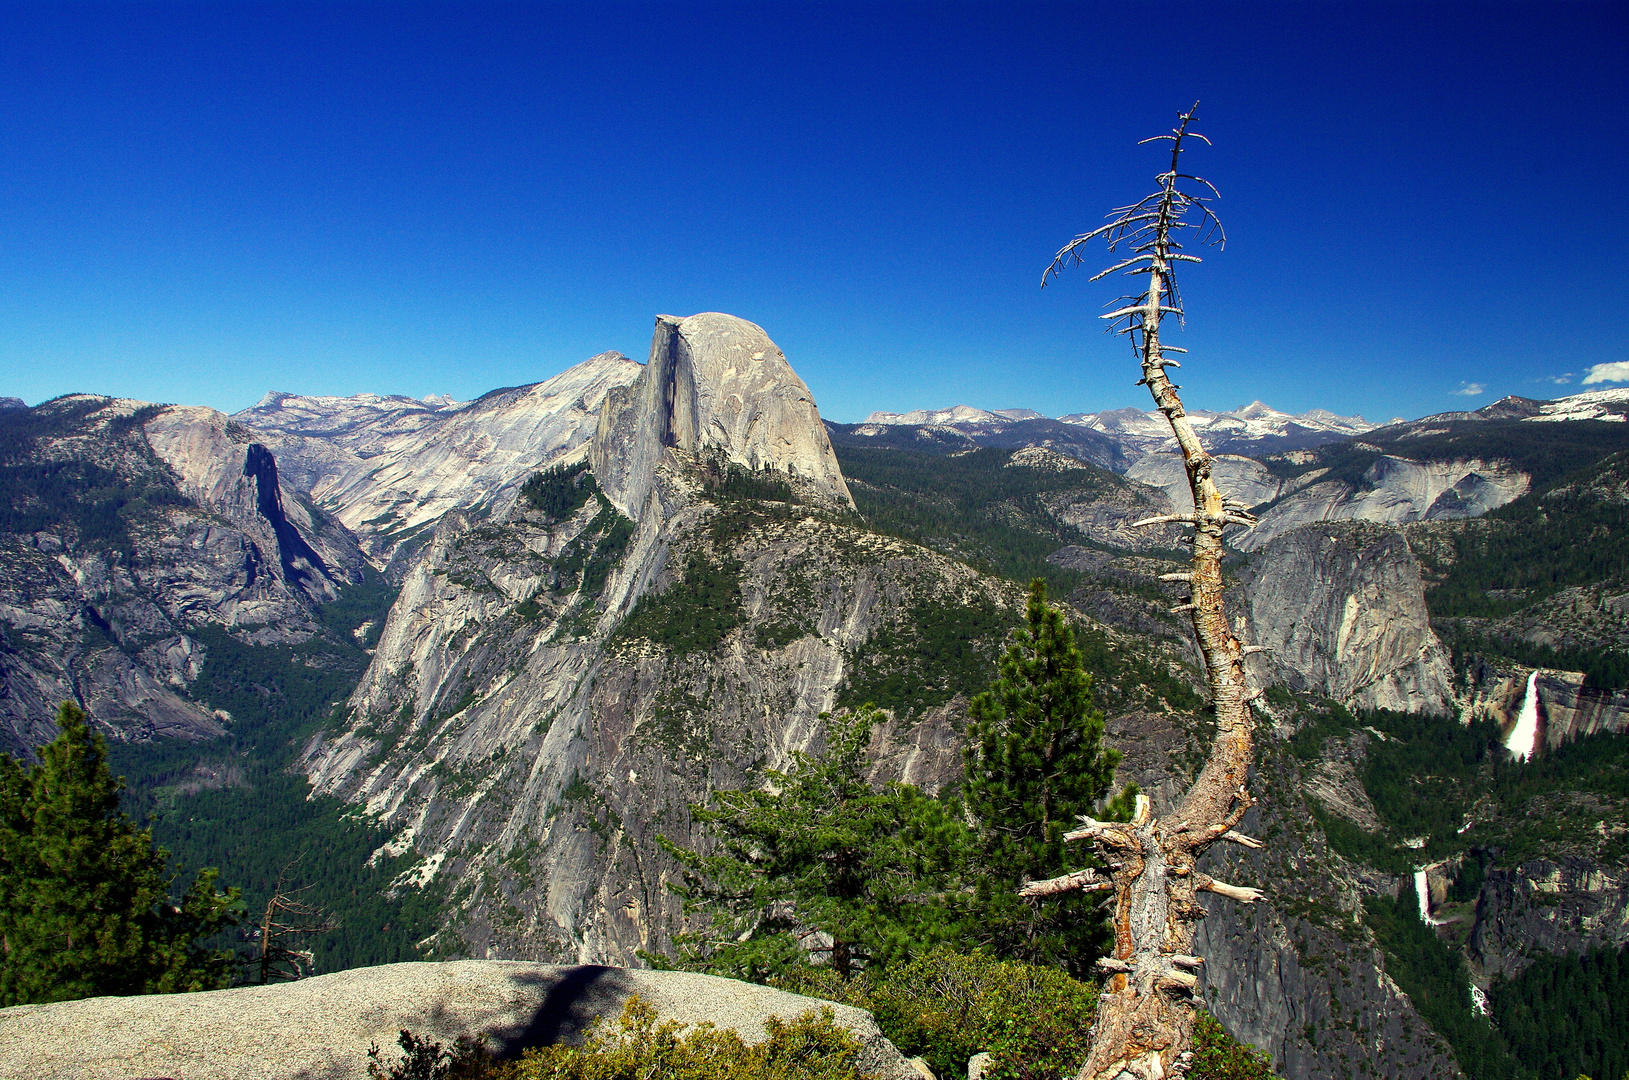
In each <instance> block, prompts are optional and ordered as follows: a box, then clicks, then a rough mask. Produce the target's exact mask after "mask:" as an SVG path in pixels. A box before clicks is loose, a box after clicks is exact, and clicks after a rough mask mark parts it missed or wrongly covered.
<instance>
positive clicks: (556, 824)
mask: <svg viewBox="0 0 1629 1080" xmlns="http://www.w3.org/2000/svg"><path fill="white" fill-rule="evenodd" d="M590 460H591V461H593V462H594V463H595V465H594V468H593V470H592V472H591V473H584V474H581V477H580V479H579V480H578V481H576V482H577V483H580V484H581V485H582V486H581V487H580V488H579V489H577V490H578V508H577V509H576V510H574V511H571V512H569V513H567V514H566V515H565V516H563V517H559V518H550V517H547V516H545V515H544V514H543V513H541V512H540V511H537V510H533V509H531V508H530V507H529V506H528V504H527V503H525V502H523V501H522V502H517V503H515V504H512V505H511V506H509V507H508V508H507V509H506V510H499V509H496V508H494V509H491V510H489V511H488V512H486V513H484V514H475V513H472V514H469V515H465V514H451V515H448V516H447V517H446V518H445V519H444V520H443V521H442V523H441V525H440V526H438V527H437V529H436V531H435V535H434V539H433V540H432V542H431V543H430V545H429V547H428V548H427V549H426V552H425V554H424V556H423V558H422V559H421V560H420V561H419V563H418V564H417V565H416V566H415V567H414V568H413V569H412V571H411V572H410V573H409V574H408V575H407V577H406V579H405V580H404V582H403V587H402V596H401V599H400V601H399V602H398V603H397V605H396V607H395V609H394V610H393V612H392V614H391V616H390V619H389V622H388V623H387V625H386V627H385V630H384V634H383V636H382V638H381V639H380V643H379V648H378V651H377V653H376V655H375V657H374V661H373V664H372V666H371V667H370V668H369V670H368V672H367V674H366V676H365V677H364V679H363V681H362V683H361V685H359V686H358V688H357V690H356V692H355V694H354V695H353V696H352V698H351V701H350V710H351V720H350V722H349V724H348V725H347V726H346V727H344V728H343V729H342V730H337V731H333V732H330V733H329V734H327V735H324V736H320V737H318V738H317V739H315V740H313V741H312V743H311V744H310V745H309V746H308V747H307V748H306V751H305V754H304V757H303V768H304V769H305V770H306V771H307V773H308V775H309V776H310V778H311V781H312V783H313V784H314V785H315V788H316V790H318V791H320V792H329V793H334V794H338V795H341V796H343V797H345V798H347V799H351V800H354V801H357V802H361V803H364V804H365V805H366V807H367V809H368V811H369V812H370V813H371V814H373V815H375V816H377V817H378V818H380V819H381V820H384V821H386V822H389V823H391V824H392V825H394V826H396V827H397V828H398V829H399V830H400V831H399V833H398V837H397V840H396V841H395V842H394V843H395V844H396V845H397V850H408V849H411V850H414V851H416V852H418V853H419V854H420V855H421V856H422V862H421V863H420V867H419V870H418V871H417V872H416V873H415V874H413V875H411V876H410V877H409V878H407V879H406V880H404V881H403V882H402V886H403V887H419V888H423V887H431V888H437V889H442V890H445V893H446V895H447V896H448V903H449V920H448V927H447V929H446V930H445V931H444V932H443V934H442V935H441V936H440V940H439V942H438V944H439V945H441V946H442V947H444V948H446V949H449V950H456V951H459V952H467V953H472V954H473V955H476V956H487V957H494V958H497V957H509V958H526V959H572V960H577V959H584V960H586V959H595V960H606V959H617V960H620V961H623V962H627V961H630V960H632V959H633V957H634V952H635V950H637V949H640V948H653V949H659V948H662V947H664V946H665V944H666V942H667V939H668V935H669V933H670V932H671V931H672V929H673V928H674V926H676V925H677V921H678V919H679V909H678V905H677V903H676V900H675V898H674V897H673V896H672V895H670V894H669V893H668V891H667V889H666V887H665V883H666V881H667V880H668V878H669V877H670V876H671V874H672V873H673V867H672V865H671V863H670V861H669V860H668V859H667V857H666V856H664V855H662V854H661V853H660V851H659V850H658V848H657V845H656V842H655V838H656V835H657V834H658V833H662V834H665V835H667V836H669V837H672V838H673V839H674V840H675V841H677V842H679V843H687V844H694V843H698V842H701V841H702V839H703V838H702V837H701V836H699V835H698V834H695V832H694V830H693V827H692V825H691V823H690V820H689V813H688V810H687V806H688V804H689V803H692V802H697V801H700V800H702V799H704V798H705V795H706V792H707V791H709V790H710V789H712V788H713V787H721V786H722V787H728V786H737V785H739V784H741V783H743V782H750V781H751V779H752V778H753V777H756V776H758V775H761V772H760V770H762V769H763V768H765V767H775V766H777V765H780V764H782V763H784V762H785V761H786V760H787V759H788V756H789V755H790V754H791V752H792V751H794V750H802V749H806V748H809V747H811V746H818V745H819V743H820V740H821V738H822V731H823V721H822V720H821V718H820V714H821V713H822V712H825V711H828V710H830V709H832V708H834V707H835V706H837V705H838V704H839V703H840V694H841V692H842V691H843V690H844V688H845V687H846V686H848V685H849V684H850V683H851V682H852V681H853V680H854V679H855V678H856V677H862V676H863V675H864V673H865V671H866V670H867V669H866V668H865V664H864V662H863V661H862V660H861V659H860V655H861V653H862V652H863V651H864V646H865V645H866V644H867V643H868V642H870V641H871V640H872V639H873V638H874V637H875V636H876V635H877V634H878V633H879V632H880V631H882V630H884V629H887V630H890V631H893V632H896V633H897V634H899V635H901V636H903V637H906V638H908V637H909V634H910V633H911V632H912V629H911V628H912V626H913V625H914V621H915V620H919V619H920V617H921V614H922V612H923V611H924V610H930V611H935V610H947V609H956V608H960V607H962V606H968V605H970V606H978V605H984V606H986V607H989V606H990V605H992V604H1000V605H1005V604H1008V603H1014V602H1016V590H1015V587H1014V586H1011V585H1007V584H995V583H989V582H986V581H984V580H982V579H980V578H979V576H978V575H977V574H976V573H975V572H974V571H972V570H971V569H970V568H968V567H967V566H965V565H964V564H961V563H958V562H955V561H953V560H951V559H949V558H947V557H945V556H942V555H938V554H937V553H934V552H931V551H928V550H926V549H922V548H919V547H917V546H915V545H912V544H907V543H905V542H903V541H898V540H890V539H888V538H884V537H879V536H875V535H873V534H870V533H867V532H865V531H864V530H863V529H861V528H859V527H857V526H855V525H853V524H851V523H848V522H847V520H846V515H842V514H833V513H832V509H842V508H845V507H846V505H847V501H848V496H847V490H846V487H845V486H843V484H842V478H841V475H840V473H839V472H838V471H837V468H836V465H835V461H834V460H833V459H832V457H831V451H830V448H829V445H828V444H827V443H826V439H825V433H824V430H823V428H822V427H821V425H820V421H819V416H818V414H817V413H816V411H815V409H814V405H813V402H812V401H811V400H809V398H808V392H807V390H806V388H804V387H803V384H802V382H801V380H797V379H796V376H795V375H794V374H792V372H791V369H790V367H789V366H788V365H787V364H786V361H785V359H784V358H783V357H782V356H781V355H780V353H779V350H776V349H774V347H773V346H772V345H771V344H770V343H769V342H768V339H767V337H764V336H763V335H762V331H760V330H758V328H756V327H754V326H752V324H750V323H746V322H743V321H742V320H738V319H733V318H731V317H729V316H721V315H707V316H698V317H694V318H693V319H686V320H672V319H664V320H662V321H659V323H658V326H657V330H656V336H655V343H654V345H653V349H652V362H651V364H650V365H648V366H647V367H646V368H645V370H644V373H643V374H642V375H641V376H640V379H639V380H638V381H636V382H635V383H634V384H633V385H632V386H631V387H630V388H629V389H628V390H627V391H626V392H619V393H614V394H612V395H609V396H608V398H607V403H606V406H605V408H604V411H603V412H602V419H601V421H600V429H599V434H598V435H597V436H596V439H595V442H594V446H593V450H592V453H591V455H590ZM730 465H735V466H737V467H738V468H739V469H740V470H741V472H740V473H739V474H730V473H729V472H728V466H730ZM721 467H722V468H723V470H724V471H723V472H722V473H721V472H720V468H721ZM732 475H734V476H735V480H734V481H732V480H731V476H732ZM589 477H593V479H594V485H595V486H594V487H590V486H589V479H588V478H589ZM732 483H734V484H741V483H747V484H748V485H749V491H748V493H747V494H731V493H730V492H731V491H732V490H734V489H733V488H732V487H731V484H732ZM752 484H760V485H768V486H767V487H764V488H761V489H760V488H751V487H750V485H752ZM776 484H779V485H781V486H780V487H776V486H775V485H776ZM591 492H592V493H591ZM754 492H756V494H754ZM776 495H779V496H780V498H776V497H775V496H776ZM788 500H790V501H788ZM628 513H631V514H633V515H635V516H634V517H629V516H627V514H628ZM992 632H994V631H991V630H986V631H985V636H986V637H988V636H989V635H990V634H991V633H992ZM984 647H986V648H988V649H990V650H993V649H994V648H995V642H994V641H993V640H989V641H986V642H985V646H984ZM947 678H948V676H947ZM945 689H946V688H945V686H944V685H935V686H931V687H924V688H923V689H921V690H918V691H916V692H915V695H925V697H932V698H933V699H934V701H933V703H931V704H930V705H928V706H924V707H921V708H917V709H915V710H911V709H906V710H903V711H904V712H907V713H910V714H912V716H914V719H912V720H910V721H908V722H903V723H896V725H895V730H894V738H895V740H896V742H897V744H898V745H899V746H901V747H910V746H917V745H921V746H924V747H929V748H931V747H932V746H933V744H934V742H935V739H934V737H932V736H926V737H921V738H919V737H918V729H920V728H921V727H922V726H923V725H932V724H934V723H936V722H939V721H938V720H936V716H937V714H934V715H930V713H932V705H933V704H937V703H938V702H940V701H943V700H946V699H950V698H952V697H953V696H954V694H953V693H952V692H944V693H942V695H941V694H940V692H941V691H944V690H945ZM924 699H925V698H924ZM902 719H903V718H902ZM952 752H953V751H952ZM920 756H921V755H920V754H916V755H914V756H913V755H912V754H911V753H908V752H907V753H904V754H902V755H901V757H902V758H903V759H914V758H919V757H920ZM930 756H931V755H930ZM901 767H902V768H909V767H910V766H909V761H908V760H902V762H901ZM921 767H922V766H921V765H920V764H918V765H917V766H916V768H917V769H918V771H919V772H920V769H921Z"/></svg>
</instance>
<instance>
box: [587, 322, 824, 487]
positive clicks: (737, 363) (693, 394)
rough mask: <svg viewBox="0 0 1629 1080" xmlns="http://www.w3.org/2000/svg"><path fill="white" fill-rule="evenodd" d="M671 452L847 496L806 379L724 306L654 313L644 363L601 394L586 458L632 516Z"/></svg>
mask: <svg viewBox="0 0 1629 1080" xmlns="http://www.w3.org/2000/svg"><path fill="white" fill-rule="evenodd" d="M671 451H679V452H681V453H684V454H690V455H694V456H697V457H701V458H708V459H716V460H719V461H721V462H724V463H728V464H733V465H738V466H741V467H743V468H745V469H748V470H752V471H759V470H765V471H772V472H774V473H778V474H780V476H781V478H784V479H785V480H787V482H789V483H790V484H791V485H792V486H793V487H794V489H795V490H796V491H797V492H798V493H799V495H800V496H803V497H805V498H808V499H811V500H812V501H814V502H817V503H820V504H824V505H828V506H843V507H852V506H853V505H854V501H853V499H852V498H851V497H850V496H849V493H848V485H847V484H845V483H844V482H843V473H842V470H841V469H839V468H838V466H837V456H836V455H835V454H833V453H832V449H831V441H830V440H829V439H828V438H827V435H826V429H825V427H824V426H823V425H822V424H821V422H820V412H819V410H818V409H816V408H815V403H814V397H813V395H811V394H810V393H809V388H808V387H807V386H805V385H804V382H803V380H802V379H800V378H798V375H797V372H795V371H793V370H792V366H791V365H790V364H788V363H787V362H786V354H785V353H783V352H782V351H781V350H780V347H779V346H777V345H776V344H775V343H774V342H773V341H771V340H770V339H769V335H768V334H766V333H764V330H763V328H762V327H760V326H758V325H756V324H754V323H750V322H747V321H746V320H745V319H738V318H736V317H735V316H733V315H723V314H719V313H717V312H707V313H704V314H701V315H692V316H690V317H689V318H687V319H681V318H677V317H675V316H672V315H660V316H657V319H656V333H655V334H654V335H653V336H652V338H651V346H650V362H649V363H648V364H646V365H645V370H644V371H643V372H642V373H641V375H640V377H639V379H638V380H637V381H636V382H634V383H633V385H632V386H629V387H628V388H627V389H626V390H619V391H613V392H611V393H609V394H607V395H606V397H605V404H604V405H603V406H602V408H601V411H600V419H599V425H598V428H597V430H596V431H595V435H594V443H593V447H592V449H591V451H590V454H589V461H590V462H591V464H592V465H593V468H594V475H595V476H596V477H598V478H599V482H600V486H601V488H602V489H603V490H604V491H605V493H606V495H607V496H608V497H609V498H610V499H611V501H612V502H613V503H615V504H616V506H617V508H618V509H620V510H621V511H622V512H623V513H625V514H628V515H629V516H632V517H638V516H639V515H640V513H641V512H642V510H643V508H644V507H645V505H646V501H647V499H648V498H649V497H650V494H651V488H652V485H653V484H654V482H655V477H656V467H657V464H658V462H659V461H660V460H662V459H663V457H664V456H667V455H669V454H670V452H671Z"/></svg>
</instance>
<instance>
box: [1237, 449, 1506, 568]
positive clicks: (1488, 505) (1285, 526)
mask: <svg viewBox="0 0 1629 1080" xmlns="http://www.w3.org/2000/svg"><path fill="white" fill-rule="evenodd" d="M1530 479H1531V478H1530V477H1528V475H1527V474H1526V473H1524V472H1522V471H1520V470H1519V469H1516V468H1514V467H1512V466H1511V465H1509V464H1508V463H1505V462H1499V461H1482V460H1479V459H1474V458H1473V459H1466V460H1459V461H1409V460H1407V459H1406V458H1399V457H1391V456H1389V455H1388V456H1385V457H1381V458H1379V459H1378V460H1376V461H1375V463H1374V464H1373V465H1371V466H1370V467H1369V469H1368V470H1367V471H1366V472H1365V473H1364V474H1363V476H1362V478H1361V482H1360V483H1357V484H1353V483H1350V482H1348V481H1345V480H1324V481H1320V480H1317V479H1316V474H1309V476H1308V477H1306V478H1304V480H1303V482H1304V481H1305V480H1311V481H1313V482H1310V483H1306V484H1305V486H1304V487H1301V488H1300V489H1299V490H1297V491H1294V492H1293V493H1290V494H1286V495H1284V496H1283V497H1282V498H1281V499H1280V501H1279V502H1278V503H1276V504H1275V505H1274V506H1272V507H1271V508H1269V509H1267V510H1266V511H1264V512H1263V513H1262V515H1261V520H1260V521H1259V522H1258V523H1257V525H1256V527H1255V528H1254V529H1251V530H1250V531H1248V532H1241V533H1240V534H1239V535H1238V536H1237V537H1236V542H1237V544H1238V546H1239V547H1240V548H1241V549H1243V550H1245V551H1255V550H1258V549H1260V548H1261V547H1262V546H1263V545H1265V544H1267V543H1268V542H1269V541H1271V540H1273V539H1274V538H1275V537H1278V536H1282V535H1284V534H1285V533H1287V532H1289V531H1290V530H1291V529H1294V528H1297V527H1299V526H1301V525H1305V524H1307V523H1309V522H1314V521H1372V522H1377V523H1381V524H1389V525H1403V524H1407V523H1409V522H1414V521H1444V520H1451V519H1454V518H1469V517H1480V516H1481V515H1482V514H1485V513H1487V512H1488V511H1489V510H1493V509H1495V508H1497V507H1500V506H1503V505H1504V504H1505V503H1507V502H1510V501H1512V500H1513V499H1517V498H1520V497H1521V496H1523V495H1525V494H1527V489H1528V487H1529V485H1530Z"/></svg>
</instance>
